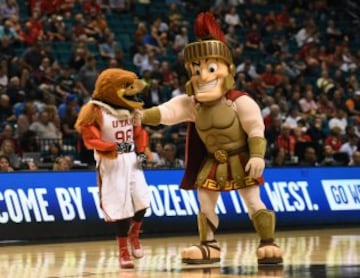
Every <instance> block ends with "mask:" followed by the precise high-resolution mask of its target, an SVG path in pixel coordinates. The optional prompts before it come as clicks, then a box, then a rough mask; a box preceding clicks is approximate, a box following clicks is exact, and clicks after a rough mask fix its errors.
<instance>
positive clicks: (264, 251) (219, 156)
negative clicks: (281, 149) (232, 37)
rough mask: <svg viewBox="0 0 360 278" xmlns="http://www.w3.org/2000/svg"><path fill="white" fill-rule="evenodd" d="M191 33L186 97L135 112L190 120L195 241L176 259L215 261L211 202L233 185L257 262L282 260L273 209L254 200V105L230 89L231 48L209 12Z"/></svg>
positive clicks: (188, 172)
mask: <svg viewBox="0 0 360 278" xmlns="http://www.w3.org/2000/svg"><path fill="white" fill-rule="evenodd" d="M195 35H196V36H197V38H198V40H197V41H196V42H192V43H190V44H188V45H187V46H186V47H185V49H184V56H185V67H186V69H187V70H188V72H189V75H190V79H189V81H188V82H187V85H186V90H187V95H180V96H177V97H174V98H172V99H171V100H169V101H168V102H166V103H163V104H161V105H159V106H157V107H152V108H150V109H147V110H144V111H139V117H141V118H142V122H143V123H144V124H150V125H158V124H164V125H173V124H177V123H180V122H188V123H189V128H188V134H187V144H186V149H187V152H186V169H185V174H184V177H183V180H182V182H181V188H182V189H197V190H198V199H199V203H200V211H199V213H198V217H197V221H198V232H199V236H200V243H199V244H198V245H194V246H191V247H189V248H185V249H184V250H183V251H182V253H181V257H182V261H183V262H184V263H189V264H206V263H213V262H219V261H220V258H221V250H220V245H219V243H218V242H217V241H216V239H215V235H214V234H215V231H216V229H217V228H218V225H219V219H218V216H217V215H216V213H215V207H216V203H217V200H218V197H219V194H220V192H221V191H229V190H238V191H239V193H240V194H241V196H242V198H243V200H244V202H245V204H246V206H247V208H248V214H249V218H250V219H251V221H252V223H253V226H254V228H255V230H256V232H257V234H258V235H259V238H260V243H259V246H258V249H257V258H258V263H259V264H278V263H281V262H282V251H281V249H280V248H279V247H278V246H277V245H276V244H275V242H274V232H275V222H276V219H275V214H274V212H273V211H270V210H268V209H266V207H265V205H264V203H263V202H262V200H261V198H260V190H259V186H260V185H262V184H263V177H262V173H263V170H264V167H265V162H264V155H265V150H266V140H265V138H264V123H263V118H262V115H261V111H260V108H259V106H258V105H257V104H256V102H255V101H254V100H253V99H252V98H251V97H250V96H249V95H248V94H247V93H245V92H240V91H237V90H235V89H234V83H235V81H234V75H235V66H234V64H233V60H232V55H231V51H230V49H229V48H228V46H227V45H226V44H225V40H224V34H223V33H222V31H221V30H220V28H219V26H218V24H217V22H216V20H215V18H214V17H213V15H212V14H211V13H201V14H199V15H198V16H197V18H196V20H195Z"/></svg>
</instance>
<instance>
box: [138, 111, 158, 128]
mask: <svg viewBox="0 0 360 278" xmlns="http://www.w3.org/2000/svg"><path fill="white" fill-rule="evenodd" d="M160 118H161V115H160V109H159V108H158V107H152V108H149V109H146V110H144V114H143V118H142V119H141V122H142V123H143V124H145V125H152V126H157V125H159V124H160Z"/></svg>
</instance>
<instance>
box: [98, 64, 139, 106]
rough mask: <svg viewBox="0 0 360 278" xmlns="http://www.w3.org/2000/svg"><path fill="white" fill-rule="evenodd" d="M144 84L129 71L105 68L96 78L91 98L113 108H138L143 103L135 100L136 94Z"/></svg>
mask: <svg viewBox="0 0 360 278" xmlns="http://www.w3.org/2000/svg"><path fill="white" fill-rule="evenodd" d="M145 86H146V83H145V82H144V81H142V80H140V79H139V78H138V77H137V75H136V74H135V73H133V72H131V71H126V70H123V69H115V68H111V69H106V70H104V71H103V72H101V74H100V75H99V77H98V78H97V81H96V84H95V90H94V93H93V95H92V98H93V99H94V100H97V101H101V102H104V103H106V104H108V105H110V106H113V107H115V108H126V109H129V110H134V109H140V108H142V106H143V103H142V102H141V101H136V95H137V94H139V93H141V92H142V91H143V89H144V88H145Z"/></svg>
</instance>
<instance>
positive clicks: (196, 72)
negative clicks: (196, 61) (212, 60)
mask: <svg viewBox="0 0 360 278" xmlns="http://www.w3.org/2000/svg"><path fill="white" fill-rule="evenodd" d="M194 73H195V75H200V66H198V65H195V66H194Z"/></svg>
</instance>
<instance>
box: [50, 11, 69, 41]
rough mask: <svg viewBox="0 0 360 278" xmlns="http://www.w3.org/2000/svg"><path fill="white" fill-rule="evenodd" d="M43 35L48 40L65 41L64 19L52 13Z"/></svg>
mask: <svg viewBox="0 0 360 278" xmlns="http://www.w3.org/2000/svg"><path fill="white" fill-rule="evenodd" d="M45 36H46V38H47V40H49V41H65V40H66V39H67V36H68V32H67V29H66V25H65V22H64V19H63V17H62V16H61V15H57V14H52V15H51V16H50V18H49V19H48V22H47V26H46V28H45Z"/></svg>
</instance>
